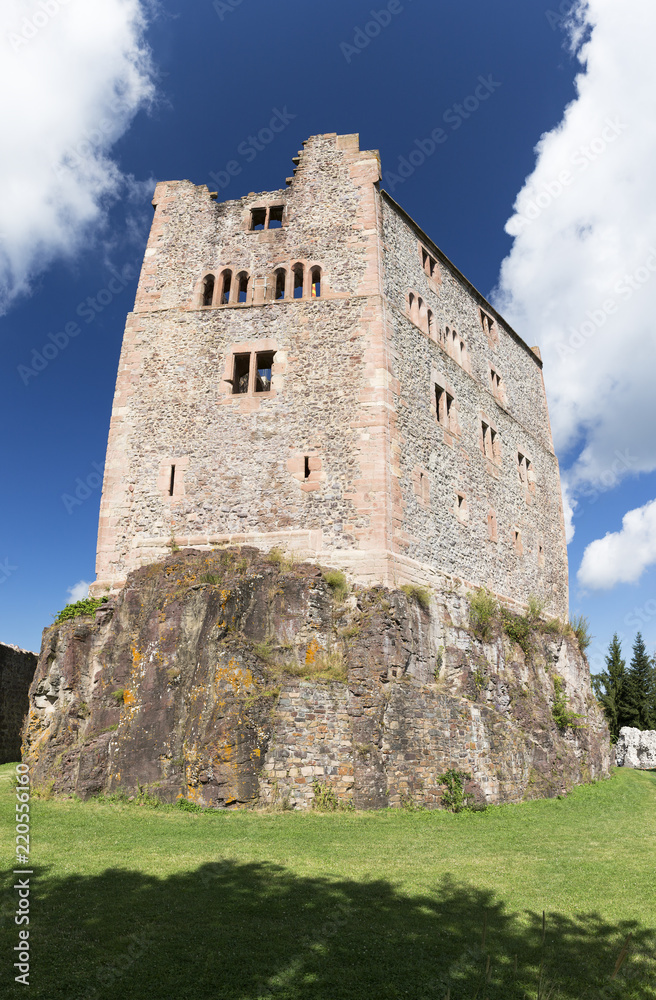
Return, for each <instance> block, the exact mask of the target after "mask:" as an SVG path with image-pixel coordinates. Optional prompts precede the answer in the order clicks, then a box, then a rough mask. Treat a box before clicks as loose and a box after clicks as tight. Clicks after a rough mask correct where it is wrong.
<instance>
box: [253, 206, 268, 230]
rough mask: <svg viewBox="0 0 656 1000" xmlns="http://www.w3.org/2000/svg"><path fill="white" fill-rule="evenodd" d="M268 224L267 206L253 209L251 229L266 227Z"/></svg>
mask: <svg viewBox="0 0 656 1000" xmlns="http://www.w3.org/2000/svg"><path fill="white" fill-rule="evenodd" d="M265 225H266V208H252V209H251V229H252V230H255V229H264V227H265Z"/></svg>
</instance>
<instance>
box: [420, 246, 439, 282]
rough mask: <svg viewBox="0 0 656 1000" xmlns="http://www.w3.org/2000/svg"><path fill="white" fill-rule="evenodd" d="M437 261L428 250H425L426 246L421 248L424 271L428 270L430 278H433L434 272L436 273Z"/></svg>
mask: <svg viewBox="0 0 656 1000" xmlns="http://www.w3.org/2000/svg"><path fill="white" fill-rule="evenodd" d="M436 263H437V261H435V260H434V258H433V257H431V255H430V254H429V253H428V251H427V250H424V248H423V247H422V248H421V264H422V267H423V269H424V271H425V272H426V274H427V275H428V277H429V278H432V277H433V274H434V273H435V266H436Z"/></svg>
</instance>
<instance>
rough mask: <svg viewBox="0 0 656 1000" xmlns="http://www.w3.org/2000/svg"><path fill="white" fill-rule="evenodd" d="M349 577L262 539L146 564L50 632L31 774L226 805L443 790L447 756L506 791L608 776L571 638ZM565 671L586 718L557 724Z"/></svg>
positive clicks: (34, 703)
mask: <svg viewBox="0 0 656 1000" xmlns="http://www.w3.org/2000/svg"><path fill="white" fill-rule="evenodd" d="M339 585H340V580H339V578H338V577H337V578H336V577H335V576H331V575H330V574H325V575H324V573H323V572H322V570H321V569H320V568H319V567H317V566H314V565H310V564H307V563H304V564H301V565H289V564H287V563H286V562H285V561H284V559H282V558H281V557H280V556H279V555H277V554H276V553H273V554H269V555H268V556H266V555H264V554H263V553H261V552H260V551H258V550H256V549H253V548H247V547H242V548H240V549H218V550H214V551H211V552H198V551H194V550H184V551H182V552H178V553H174V554H172V555H171V556H170V557H169V558H167V559H166V560H165V561H164V562H161V563H158V564H153V565H150V566H146V567H143V568H141V569H138V570H135V571H134V572H132V573H131V574H130V576H129V577H128V581H127V583H126V586H125V587H124V588H123V590H122V591H121V592H120V593H119V594H118V596H117V597H115V598H112V599H111V600H109V601H108V603H107V604H106V605H104V606H103V607H101V608H100V609H99V610H98V611H97V612H96V615H95V617H88V618H80V619H76V620H73V621H69V622H65V623H63V624H61V625H59V626H51V627H50V628H48V629H46V630H45V631H44V635H43V643H42V649H41V654H40V658H39V665H38V669H37V673H36V676H35V678H34V682H33V684H32V688H31V692H30V711H29V717H28V719H27V722H26V725H25V729H24V734H23V735H24V760H25V761H26V762H27V763H28V764H30V766H31V768H32V771H33V780H34V781H35V782H36V783H37V784H44V783H48V784H49V785H50V786H51V787H52V788H53V790H54V791H55V792H64V793H71V792H77V793H78V794H80V795H81V796H88V795H92V794H95V793H99V792H103V791H106V792H112V791H117V790H122V791H124V792H125V793H127V794H132V793H138V791H139V790H140V789H141V790H147V791H148V792H149V793H150V794H153V795H157V796H159V797H160V798H161V799H163V800H165V801H174V800H176V799H178V798H180V797H185V798H188V799H190V800H193V801H195V802H198V803H200V804H203V805H207V806H211V807H226V806H238V805H246V804H252V805H266V804H269V805H273V804H276V803H279V804H281V805H289V806H292V807H296V808H307V807H309V806H311V804H312V801H313V798H314V795H315V794H316V793H317V792H318V791H319V790H322V791H324V792H329V794H330V795H331V796H332V797H333V800H338V801H339V802H341V803H343V804H352V805H354V806H355V807H357V808H376V807H382V806H387V805H401V804H403V803H404V802H409V801H414V802H417V803H421V804H423V805H427V806H429V807H435V806H439V804H440V800H441V795H442V793H443V791H444V786H443V783H442V781H441V778H442V775H443V774H444V772H445V770H447V769H449V768H454V769H457V770H462V771H466V772H469V773H470V774H471V779H470V780H469V781H468V783H467V787H466V791H467V794H468V795H469V796H471V798H472V799H474V800H478V801H480V802H490V803H492V802H508V801H518V800H520V799H522V798H525V797H538V796H548V795H556V794H559V793H561V792H563V791H565V790H567V789H568V788H570V787H571V786H572V785H574V784H576V783H579V782H582V781H586V780H590V779H592V778H598V777H603V776H605V775H607V774H608V771H609V766H610V747H609V740H608V730H607V727H606V725H605V722H604V720H603V717H602V714H601V712H600V709H599V706H598V704H597V702H596V701H595V699H594V698H593V696H592V692H591V689H590V678H589V670H588V666H587V663H586V661H585V658H584V657H583V656H582V655H581V653H580V651H579V649H578V645H577V644H576V642H575V641H574V640H573V639H572V638H571V637H564V636H562V635H556V634H553V635H547V634H543V633H541V632H534V633H532V635H531V639H530V648H529V647H528V646H527V645H526V644H524V646H525V648H526V649H527V650H528V653H529V655H525V653H524V652H523V651H522V649H521V648H520V646H519V645H517V644H516V643H514V642H511V641H510V639H509V638H508V637H507V635H505V634H498V635H495V636H494V637H492V638H490V639H489V641H487V642H481V641H480V640H479V639H477V638H476V637H475V635H474V634H473V632H472V629H471V626H470V624H469V604H468V601H467V599H466V595H465V593H464V591H463V592H462V593H458V592H455V591H449V592H441V593H435V594H433V596H432V599H431V604H430V608H428V607H427V608H424V607H423V606H422V603H421V601H420V600H418V599H417V597H423V595H421V594H420V595H416V594H415V595H413V594H412V593H409V594H406V593H404V592H402V591H390V590H386V589H384V588H382V587H374V588H368V589H367V588H364V587H356V588H354V589H353V590H352V592H351V593H350V594H348V595H342V594H340V593H339ZM335 588H336V589H335ZM555 676H558V677H559V678H560V679H561V680H560V681H559V686H560V687H562V688H563V689H564V691H565V692H566V695H567V699H568V707H569V708H571V710H572V711H574V712H577V713H579V714H580V716H581V718H580V719H579V720H578V726H577V727H574V728H572V727H571V726H569V727H567V728H565V729H559V728H558V726H557V725H556V723H555V722H554V718H553V714H552V706H553V703H554V698H555V688H554V677H555ZM317 783H319V784H317ZM319 786H321V789H320V788H319Z"/></svg>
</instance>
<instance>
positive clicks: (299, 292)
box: [294, 264, 303, 299]
mask: <svg viewBox="0 0 656 1000" xmlns="http://www.w3.org/2000/svg"><path fill="white" fill-rule="evenodd" d="M294 298H295V299H302V298H303V265H302V264H295V265H294Z"/></svg>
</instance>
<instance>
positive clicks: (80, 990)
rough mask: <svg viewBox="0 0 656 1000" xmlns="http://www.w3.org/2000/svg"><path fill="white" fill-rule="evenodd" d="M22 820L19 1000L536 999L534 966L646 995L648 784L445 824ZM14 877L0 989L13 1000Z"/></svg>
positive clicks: (581, 985) (1, 803)
mask: <svg viewBox="0 0 656 1000" xmlns="http://www.w3.org/2000/svg"><path fill="white" fill-rule="evenodd" d="M12 774H13V767H12V766H11V765H7V766H5V767H2V768H0V834H1V836H2V840H1V843H2V844H3V850H4V851H5V860H6V861H8V862H9V863H11V860H12V859H11V855H10V854H9V853H8V849H9V848H10V846H11V843H12V840H13V828H12V827H13V789H12V787H11V784H10V778H11V775H12ZM32 814H33V822H32V827H33V829H32V844H33V853H32V861H33V865H34V869H35V875H34V877H33V890H34V892H33V897H32V923H31V924H30V932H31V936H30V941H31V945H32V955H33V957H32V976H31V986H30V989H29V993H30V996H31V997H39V998H48V1000H57V998H64V997H65V998H67V1000H76V998H80V1000H81V998H85V1000H91V998H101V997H102V998H104V997H107V998H108V1000H109V998H112V1000H116V998H123V997H125V998H134V1000H143V998H148V1000H169V998H173V997H175V998H176V1000H191V998H194V1000H203V998H208V1000H209V998H212V1000H215V998H218V997H220V998H221V1000H257V998H260V1000H263V998H273V997H275V998H277V1000H278V998H281V1000H364V998H366V1000H405V998H409V1000H428V998H438V1000H444V998H445V997H446V996H447V990H450V998H451V1000H474V998H475V997H478V1000H484V998H487V1000H524V998H525V997H527V998H529V1000H534V998H537V997H538V978H539V968H540V964H541V962H543V973H542V986H541V988H540V989H541V992H540V996H541V997H544V998H545V1000H546V998H547V997H548V996H551V997H552V1000H596V998H607V997H611V998H615V997H617V998H620V997H621V998H623V1000H624V998H628V1000H643V998H654V997H656V978H655V976H656V973H655V969H654V958H653V955H654V944H655V943H656V936H655V935H654V932H653V928H654V924H655V919H656V914H655V899H656V894H655V891H654V856H655V849H656V773H654V772H634V771H629V770H626V771H623V770H620V771H617V772H616V773H615V775H614V777H613V778H612V780H610V781H605V782H601V783H599V784H596V785H591V786H587V787H582V788H578V789H576V790H575V791H574V792H573V793H572V794H571V795H570V796H568V797H567V798H566V799H563V800H558V799H554V800H550V801H537V802H528V803H524V804H521V805H514V806H503V807H499V808H491V809H488V810H487V811H486V812H479V813H459V814H455V815H454V814H451V813H446V812H428V811H423V810H419V811H409V810H408V811H406V810H384V811H381V812H368V813H362V812H343V813H339V812H328V813H309V814H299V813H288V812H282V813H256V812H249V811H242V812H232V811H227V812H203V813H195V812H185V811H183V810H181V809H178V808H176V807H166V806H160V807H159V808H153V807H152V806H149V805H141V806H139V805H136V804H126V803H121V802H115V803H112V802H106V801H105V802H87V803H81V802H78V801H76V800H56V799H51V800H48V801H41V800H33V803H32ZM12 884H13V882H12V878H11V876H9V877H8V878H7V879H6V880H5V884H4V886H3V889H2V901H3V904H4V908H3V910H2V917H3V920H2V946H1V947H0V960H1V961H2V962H3V963H4V965H3V967H2V969H0V976H1V977H2V978H1V979H0V982H2V984H3V987H4V986H5V984H6V983H9V987H8V988H7V989H6V990H5V992H4V993H3V995H6V996H8V997H14V996H16V997H18V996H23V995H25V994H24V992H21V989H22V988H21V987H19V986H17V985H16V986H14V984H13V982H12V978H11V977H12V975H13V974H12V972H11V970H10V963H11V962H12V961H13V959H12V958H11V957H10V955H11V949H12V947H13V945H14V944H15V943H16V937H17V929H16V927H15V926H14V924H13V908H14V907H13V903H14V899H13V896H14V893H13V892H12V889H11V885H12ZM543 910H545V911H546V933H545V939H544V945H543V944H542V911H543ZM630 932H632V933H633V943H632V948H631V951H630V953H629V957H628V959H627V960H626V962H625V963H624V964H623V966H622V969H621V970H620V972H619V975H618V978H617V979H616V980H613V981H611V979H610V976H611V974H612V972H613V969H614V966H615V963H616V960H617V957H618V955H619V954H620V951H621V949H622V944H623V942H624V941H625V939H626V938H627V935H628V934H629V933H630ZM483 938H485V940H483ZM515 955H517V976H516V977H515V975H514V969H513V965H514V956H515ZM488 959H489V971H488V972H487V973H486V969H488ZM486 978H489V982H487V983H486V982H485V980H486ZM552 987H554V991H553V993H551V994H550V993H549V990H550V989H551V988H552ZM1 992H2V990H0V993H1Z"/></svg>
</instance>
